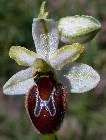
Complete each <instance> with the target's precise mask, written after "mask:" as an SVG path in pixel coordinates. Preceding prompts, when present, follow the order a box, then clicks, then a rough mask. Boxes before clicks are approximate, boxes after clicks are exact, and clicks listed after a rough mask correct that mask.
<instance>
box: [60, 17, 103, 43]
mask: <svg viewBox="0 0 106 140" xmlns="http://www.w3.org/2000/svg"><path fill="white" fill-rule="evenodd" d="M100 28H101V24H100V22H99V21H98V20H96V19H95V18H94V17H91V16H86V15H82V16H79V15H76V16H70V17H64V18H61V19H60V20H59V22H58V30H59V34H60V39H61V41H62V42H64V43H74V42H80V43H85V42H87V41H90V40H91V39H93V38H94V36H95V35H96V34H97V32H98V31H99V30H100Z"/></svg>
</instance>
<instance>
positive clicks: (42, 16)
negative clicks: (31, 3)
mask: <svg viewBox="0 0 106 140" xmlns="http://www.w3.org/2000/svg"><path fill="white" fill-rule="evenodd" d="M45 4H46V2H45V1H43V2H42V4H41V7H40V12H39V15H38V18H40V19H46V18H47V16H48V12H46V11H45V9H46V8H45Z"/></svg>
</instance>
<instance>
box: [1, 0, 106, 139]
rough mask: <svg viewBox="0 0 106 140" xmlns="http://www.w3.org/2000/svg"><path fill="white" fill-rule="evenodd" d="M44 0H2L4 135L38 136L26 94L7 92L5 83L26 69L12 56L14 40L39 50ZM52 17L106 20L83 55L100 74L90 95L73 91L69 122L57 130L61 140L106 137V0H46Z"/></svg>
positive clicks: (86, 61)
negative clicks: (35, 22)
mask: <svg viewBox="0 0 106 140" xmlns="http://www.w3.org/2000/svg"><path fill="white" fill-rule="evenodd" d="M41 3H42V0H0V140H24V139H25V140H39V139H40V137H39V134H37V133H36V132H35V130H34V128H33V126H32V124H31V122H30V121H29V118H28V116H27V114H26V111H25V108H24V96H5V95H3V92H2V86H3V84H4V83H5V82H6V81H7V80H8V79H9V78H10V77H11V76H12V75H13V74H14V73H16V72H17V71H19V70H20V69H24V67H21V66H18V65H17V64H16V63H15V62H14V61H13V60H11V59H10V58H9V56H8V52H9V48H10V47H11V46H12V45H20V46H25V47H26V48H28V49H31V50H34V43H33V39H32V35H31V34H32V33H31V26H32V25H31V24H32V19H33V17H37V14H38V12H39V7H40V5H41ZM47 6H48V10H49V15H50V17H52V18H54V19H55V20H58V19H59V18H61V17H63V16H71V15H76V14H77V15H78V14H79V15H82V14H86V15H91V16H94V17H96V18H97V19H98V20H99V21H100V22H101V24H102V29H101V32H100V33H99V34H98V35H97V36H96V38H95V39H93V40H92V41H91V42H90V43H88V44H87V46H88V47H87V49H86V51H85V53H84V54H83V55H82V56H81V58H80V59H79V60H78V61H80V62H83V63H87V64H89V65H91V66H92V67H94V68H95V69H96V70H97V71H98V72H99V73H100V75H101V81H100V83H99V85H98V86H97V87H96V88H95V89H94V90H92V91H91V92H89V94H70V96H69V101H68V110H67V113H66V116H65V119H64V122H63V124H62V126H61V128H60V130H59V131H58V132H57V136H58V138H59V139H60V140H106V1H105V0H47Z"/></svg>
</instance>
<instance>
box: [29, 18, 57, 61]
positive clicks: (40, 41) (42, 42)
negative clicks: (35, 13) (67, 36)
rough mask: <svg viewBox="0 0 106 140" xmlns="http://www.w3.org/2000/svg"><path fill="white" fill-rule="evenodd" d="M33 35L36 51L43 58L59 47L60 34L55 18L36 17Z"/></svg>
mask: <svg viewBox="0 0 106 140" xmlns="http://www.w3.org/2000/svg"><path fill="white" fill-rule="evenodd" d="M32 36H33V40H34V43H35V47H36V51H37V53H38V54H39V55H40V56H41V57H42V58H43V59H45V58H47V57H48V55H49V53H51V52H54V51H55V50H56V49H57V48H58V43H59V35H58V30H57V27H56V24H55V22H54V20H53V19H40V18H34V19H33V24H32Z"/></svg>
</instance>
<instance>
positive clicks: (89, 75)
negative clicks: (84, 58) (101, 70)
mask: <svg viewBox="0 0 106 140" xmlns="http://www.w3.org/2000/svg"><path fill="white" fill-rule="evenodd" d="M62 75H63V76H62ZM60 79H61V81H62V82H63V83H65V86H67V89H68V90H69V91H70V93H83V92H87V91H89V90H91V89H93V88H95V87H96V86H97V84H98V83H99V81H100V76H99V74H98V73H97V72H96V71H95V70H94V69H93V68H92V67H91V66H89V65H86V64H81V63H74V64H73V65H67V66H65V67H64V68H63V70H62V74H60Z"/></svg>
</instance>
